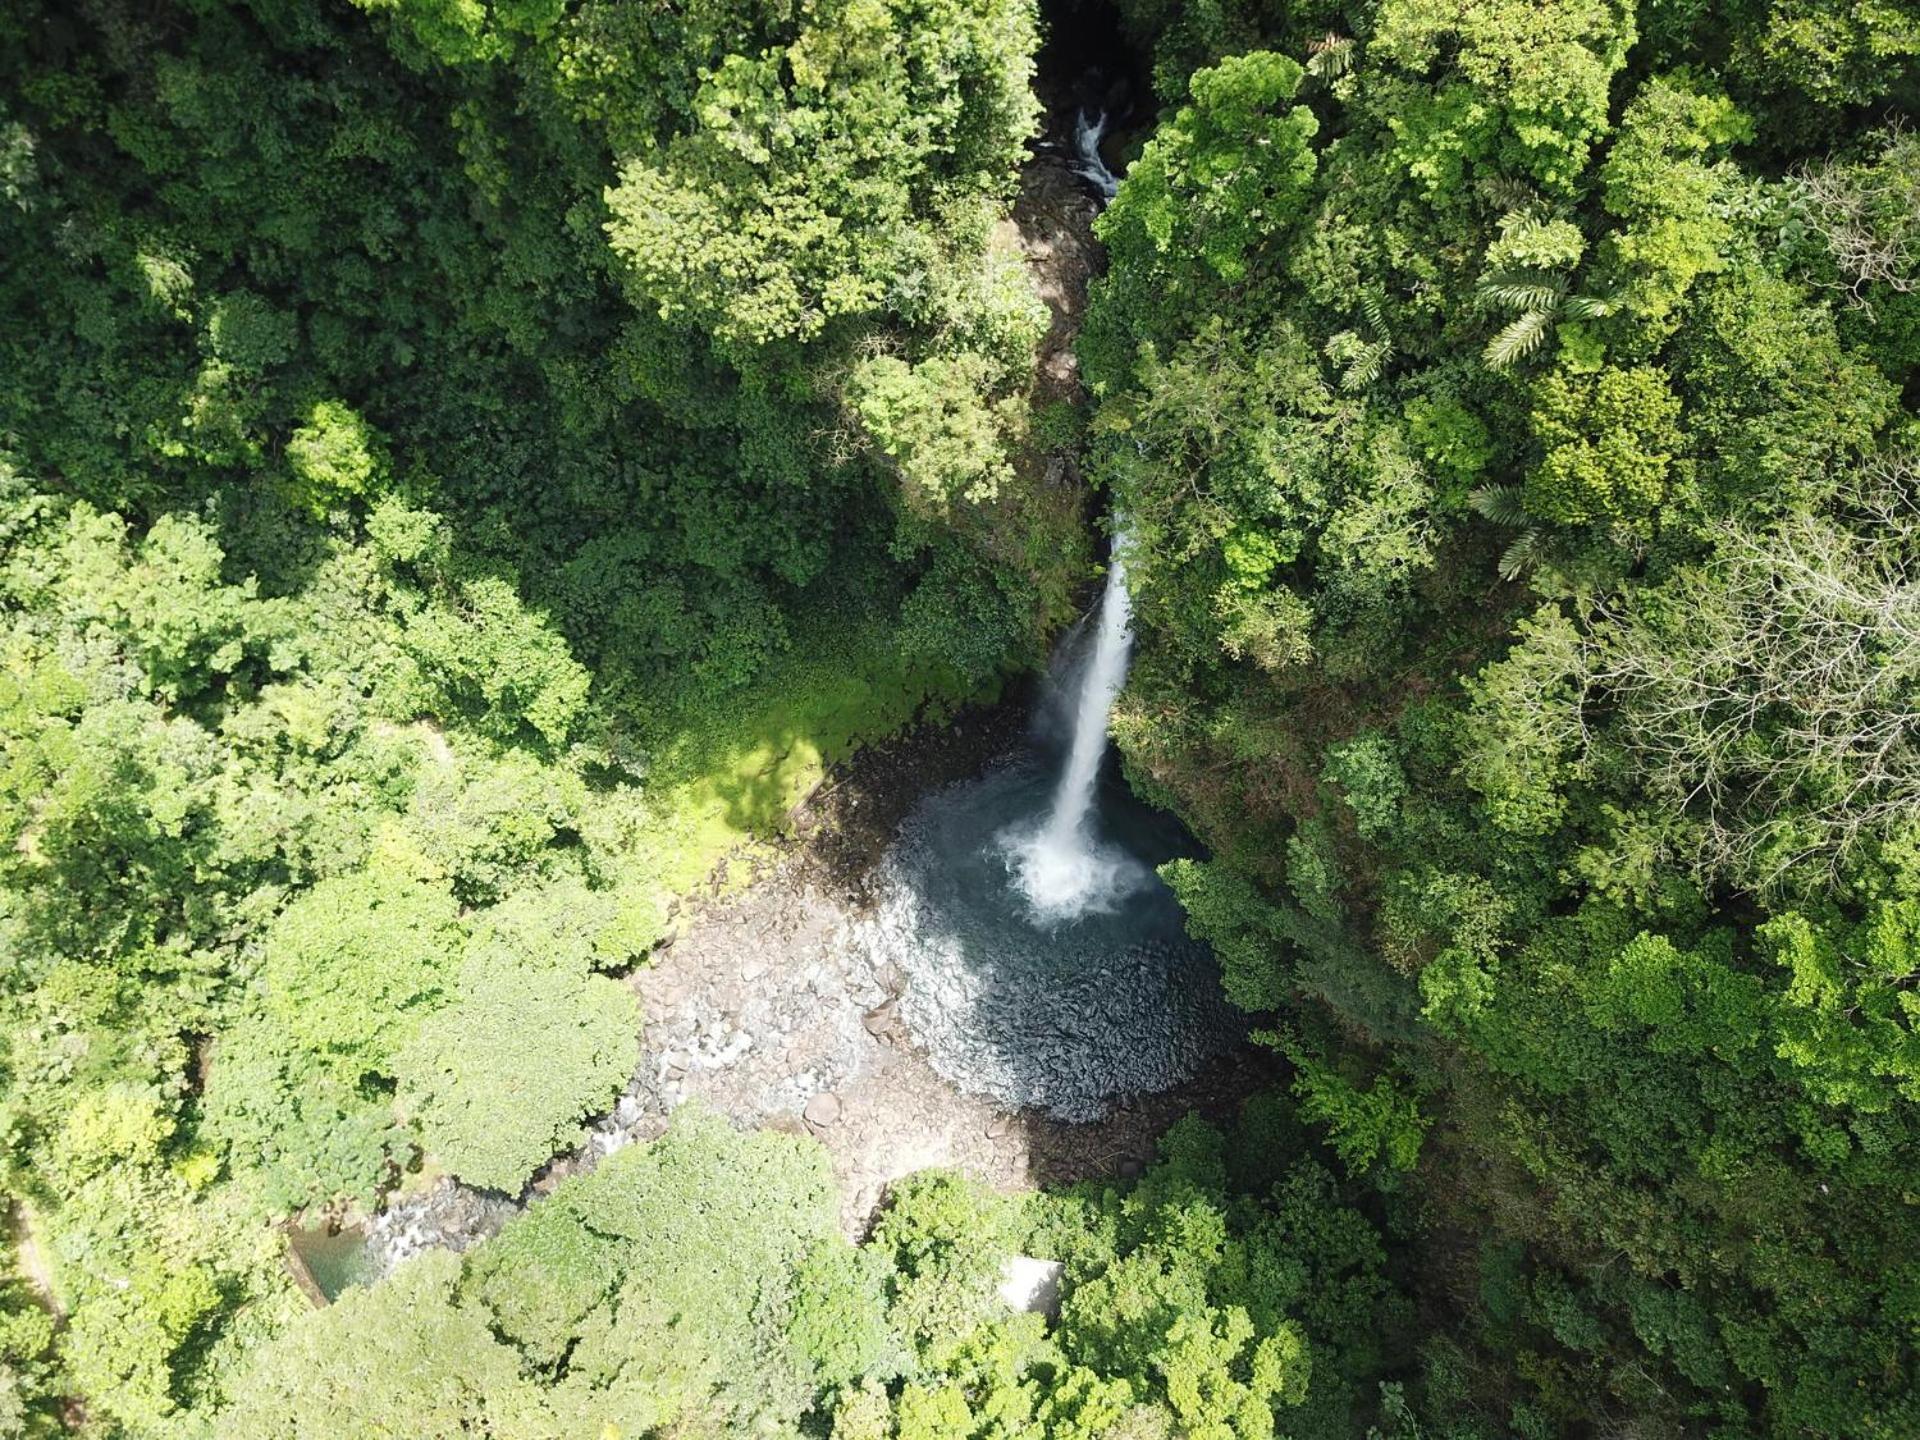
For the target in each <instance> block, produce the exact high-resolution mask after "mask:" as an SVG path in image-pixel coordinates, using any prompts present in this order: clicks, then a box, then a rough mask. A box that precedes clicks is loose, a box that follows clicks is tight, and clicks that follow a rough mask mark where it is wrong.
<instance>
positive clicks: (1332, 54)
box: [1307, 30, 1354, 80]
mask: <svg viewBox="0 0 1920 1440" xmlns="http://www.w3.org/2000/svg"><path fill="white" fill-rule="evenodd" d="M1353 51H1354V43H1353V37H1352V36H1350V35H1336V34H1334V33H1333V32H1332V31H1331V30H1329V31H1328V32H1327V33H1326V34H1325V35H1322V36H1321V37H1320V38H1319V39H1318V40H1315V41H1313V42H1312V43H1310V44H1309V45H1308V46H1307V73H1308V74H1309V75H1311V76H1313V78H1314V79H1316V80H1338V79H1339V78H1340V77H1341V76H1342V75H1344V74H1346V73H1347V71H1349V70H1351V69H1352V68H1353Z"/></svg>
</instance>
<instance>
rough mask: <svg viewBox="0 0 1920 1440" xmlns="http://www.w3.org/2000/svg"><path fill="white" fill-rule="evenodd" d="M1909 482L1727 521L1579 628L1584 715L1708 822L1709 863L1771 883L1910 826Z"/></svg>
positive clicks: (1882, 467) (1917, 516) (1916, 717)
mask: <svg viewBox="0 0 1920 1440" xmlns="http://www.w3.org/2000/svg"><path fill="white" fill-rule="evenodd" d="M1916 483H1920V464H1916V463H1915V461H1913V460H1912V459H1904V458H1903V459H1895V460H1889V461H1886V462H1884V463H1881V464H1879V465H1876V466H1874V467H1872V468H1871V469H1870V470H1868V471H1867V472H1866V473H1864V474H1863V475H1861V476H1860V477H1859V478H1858V480H1857V482H1856V483H1855V484H1854V485H1853V487H1852V489H1851V493H1850V495H1849V496H1848V498H1847V502H1846V504H1845V507H1844V509H1845V511H1846V513H1845V514H1844V515H1838V516H1819V515H1797V516H1793V517H1791V518H1789V519H1786V520H1782V521H1779V522H1777V523H1774V524H1771V525H1769V526H1767V527H1766V528H1764V529H1755V528H1750V527H1747V526H1744V525H1739V524H1731V523H1730V524H1728V525H1726V526H1724V527H1722V529H1721V530H1720V532H1719V534H1718V535H1717V537H1716V539H1717V542H1718V543H1717V547H1716V555H1715V558H1714V560H1713V561H1712V562H1711V563H1710V564H1709V565H1707V566H1705V567H1703V568H1702V569H1700V570H1698V571H1696V572H1693V573H1692V574H1689V575H1687V576H1685V577H1682V578H1679V579H1676V580H1675V581H1673V582H1670V583H1668V584H1666V585H1663V586H1661V587H1659V588H1658V589H1656V590H1652V591H1647V592H1642V593H1641V594H1640V595H1639V596H1636V597H1634V598H1632V599H1630V600H1627V601H1624V602H1620V603H1617V604H1612V605H1608V606H1603V607H1602V608H1601V610H1600V613H1599V614H1598V615H1597V616H1596V617H1595V623H1594V624H1593V625H1592V626H1591V627H1590V628H1589V629H1588V630H1587V632H1586V640H1585V642H1584V643H1583V645H1582V647H1581V654H1580V657H1579V660H1578V661H1577V662H1576V663H1577V664H1578V665H1579V666H1580V670H1581V673H1580V675H1579V679H1580V682H1581V687H1582V691H1583V702H1584V704H1583V708H1584V709H1585V710H1586V712H1587V713H1588V714H1589V715H1594V714H1605V715H1607V716H1609V717H1610V719H1611V721H1612V723H1610V724H1607V725H1606V726H1605V730H1606V732H1607V734H1608V736H1609V738H1610V740H1612V741H1615V742H1617V743H1619V744H1620V745H1622V746H1623V747H1624V749H1625V751H1626V753H1627V754H1628V756H1630V757H1631V759H1632V760H1633V761H1634V763H1635V767H1636V769H1637V770H1638V771H1639V772H1640V773H1641V775H1642V776H1643V777H1644V779H1645V782H1646V783H1647V784H1648V786H1649V787H1650V788H1651V789H1652V790H1653V791H1655V792H1657V793H1659V794H1661V795H1663V796H1665V797H1666V798H1668V799H1669V800H1671V801H1674V802H1677V803H1678V804H1680V805H1682V806H1684V807H1685V809H1686V810H1687V812H1688V813H1689V814H1691V815H1694V816H1696V817H1698V818H1699V819H1700V820H1701V821H1702V822H1703V830H1704V836H1705V844H1704V847H1703V852H1702V853H1701V854H1700V855H1699V856H1698V857H1697V863H1698V864H1699V865H1700V867H1701V868H1702V869H1703V870H1707V871H1711V872H1717V873H1720V874H1724V875H1727V876H1728V877H1730V878H1733V879H1735V880H1736V881H1737V882H1738V883H1744V884H1748V885H1753V886H1755V887H1761V888H1764V887H1767V886H1769V885H1772V884H1774V883H1777V882H1778V881H1779V880H1781V879H1782V877H1783V876H1785V875H1786V874H1787V873H1788V872H1789V871H1798V872H1799V873H1800V874H1801V875H1802V876H1805V875H1806V874H1807V866H1808V865H1809V864H1811V865H1813V866H1814V867H1816V868H1815V872H1814V873H1816V874H1824V873H1828V872H1830V871H1831V870H1833V869H1836V868H1837V867H1839V866H1840V865H1841V864H1842V862H1844V861H1845V860H1846V859H1847V858H1848V857H1849V856H1851V855H1852V854H1853V853H1854V852H1856V851H1857V850H1858V849H1859V847H1861V846H1862V845H1863V844H1865V843H1867V842H1870V841H1872V840H1875V839H1879V838H1884V837H1886V836H1888V835H1891V834H1893V833H1895V832H1897V831H1899V830H1900V829H1902V828H1904V827H1909V826H1915V825H1920V713H1917V712H1916V704H1917V703H1920V504H1916V501H1915V496H1914V489H1915V486H1916Z"/></svg>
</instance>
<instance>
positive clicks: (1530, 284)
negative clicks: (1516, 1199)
mask: <svg viewBox="0 0 1920 1440" xmlns="http://www.w3.org/2000/svg"><path fill="white" fill-rule="evenodd" d="M1477 293H1478V295H1479V297H1480V302H1481V303H1482V304H1483V305H1487V306H1489V307H1491V308H1493V309H1497V310H1505V311H1507V312H1508V313H1509V314H1512V313H1516V312H1521V311H1527V310H1548V311H1551V310H1554V309H1556V308H1558V306H1559V304H1560V301H1561V299H1562V297H1564V296H1565V295H1566V293H1567V282H1566V281H1565V280H1564V279H1563V278H1561V277H1560V276H1558V275H1555V276H1552V277H1542V276H1540V275H1537V274H1535V275H1528V274H1524V273H1521V272H1518V271H1498V272H1496V273H1494V274H1492V275H1489V276H1487V277H1486V278H1485V279H1484V280H1482V281H1481V282H1480V284H1479V287H1478V290H1477Z"/></svg>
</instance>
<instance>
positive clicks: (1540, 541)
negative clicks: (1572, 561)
mask: <svg viewBox="0 0 1920 1440" xmlns="http://www.w3.org/2000/svg"><path fill="white" fill-rule="evenodd" d="M1551 554H1552V546H1551V543H1550V542H1549V541H1548V539H1547V537H1546V534H1545V533H1544V532H1542V531H1539V530H1528V531H1526V532H1525V533H1524V534H1521V535H1519V536H1517V537H1516V538H1515V539H1514V542H1513V543H1512V544H1511V545H1509V546H1507V548H1506V549H1505V550H1504V551H1502V552H1501V554H1500V578H1501V579H1502V580H1518V579H1519V578H1520V577H1521V576H1522V575H1524V574H1526V573H1527V571H1529V570H1531V569H1532V568H1533V567H1534V566H1536V565H1538V564H1539V563H1540V562H1541V561H1543V560H1546V559H1549V558H1550V557H1551Z"/></svg>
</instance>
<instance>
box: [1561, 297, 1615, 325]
mask: <svg viewBox="0 0 1920 1440" xmlns="http://www.w3.org/2000/svg"><path fill="white" fill-rule="evenodd" d="M1564 308H1565V309H1566V312H1567V314H1569V315H1571V316H1572V317H1573V318H1574V319H1576V320H1604V319H1605V318H1606V317H1607V316H1609V315H1611V314H1613V313H1614V312H1615V311H1616V310H1618V309H1619V308H1620V305H1619V302H1618V301H1616V300H1615V299H1614V298H1613V297H1612V296H1610V295H1573V296H1569V297H1568V299H1567V302H1566V305H1565V307H1564Z"/></svg>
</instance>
